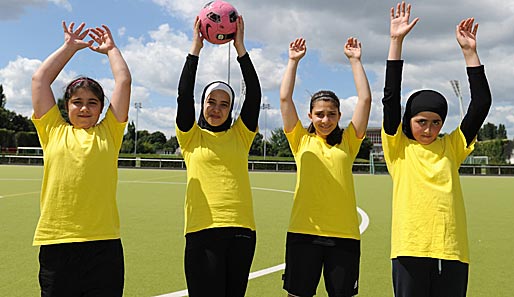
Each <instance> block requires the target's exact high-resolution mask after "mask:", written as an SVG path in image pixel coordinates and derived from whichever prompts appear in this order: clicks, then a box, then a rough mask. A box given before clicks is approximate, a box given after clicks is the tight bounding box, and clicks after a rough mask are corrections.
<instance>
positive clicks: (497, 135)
mask: <svg viewBox="0 0 514 297" xmlns="http://www.w3.org/2000/svg"><path fill="white" fill-rule="evenodd" d="M492 139H507V130H506V129H505V125H503V124H500V125H499V126H498V127H496V125H495V124H493V123H487V124H485V125H483V126H482V128H480V130H479V131H478V141H483V140H492Z"/></svg>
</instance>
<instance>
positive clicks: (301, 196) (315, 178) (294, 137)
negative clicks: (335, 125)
mask: <svg viewBox="0 0 514 297" xmlns="http://www.w3.org/2000/svg"><path fill="white" fill-rule="evenodd" d="M286 136H287V139H288V140H289V145H290V147H291V151H292V152H293V155H294V158H295V161H296V166H297V173H296V189H295V194H294V204H293V210H292V212H291V219H290V222H289V232H294V233H303V234H312V235H319V236H327V237H339V238H353V239H360V233H359V219H358V217H357V205H356V202H355V190H354V186H353V174H352V166H353V162H354V161H355V158H356V156H357V154H358V153H359V147H360V145H361V142H362V139H359V138H357V136H356V135H355V129H354V127H353V125H352V124H351V123H350V124H349V125H348V128H347V129H345V130H344V132H343V138H342V141H341V143H340V144H338V145H334V146H331V145H329V144H327V143H326V141H325V140H324V139H323V138H321V137H319V136H317V135H316V134H310V133H308V132H307V129H305V128H304V127H303V126H302V123H301V122H300V121H298V122H297V123H296V126H295V127H294V129H293V131H291V132H289V133H286Z"/></svg>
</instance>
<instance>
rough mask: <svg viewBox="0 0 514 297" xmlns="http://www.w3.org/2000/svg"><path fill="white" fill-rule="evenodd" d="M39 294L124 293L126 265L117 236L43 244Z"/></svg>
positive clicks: (68, 296)
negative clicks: (111, 238)
mask: <svg viewBox="0 0 514 297" xmlns="http://www.w3.org/2000/svg"><path fill="white" fill-rule="evenodd" d="M39 263H40V269H39V284H40V286H41V296H42V297H61V296H62V297H88V296H91V297H93V296H94V297H103V296H105V297H116V296H122V295H123V286H124V275H125V266H124V259H123V247H122V245H121V240H120V239H114V240H99V241H88V242H76V243H75V242H74V243H62V244H52V245H42V246H41V247H40V249H39Z"/></svg>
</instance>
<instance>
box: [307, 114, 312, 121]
mask: <svg viewBox="0 0 514 297" xmlns="http://www.w3.org/2000/svg"><path fill="white" fill-rule="evenodd" d="M307 115H308V116H309V119H310V120H311V122H312V114H311V113H310V112H309V113H308V114H307Z"/></svg>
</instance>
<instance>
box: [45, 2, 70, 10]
mask: <svg viewBox="0 0 514 297" xmlns="http://www.w3.org/2000/svg"><path fill="white" fill-rule="evenodd" d="M49 1H50V2H52V3H54V4H55V5H57V6H61V7H63V8H64V9H66V10H67V11H72V7H71V4H70V2H68V1H67V0H49Z"/></svg>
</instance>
